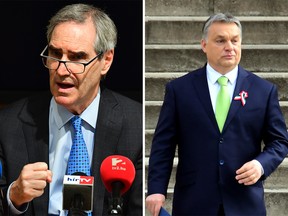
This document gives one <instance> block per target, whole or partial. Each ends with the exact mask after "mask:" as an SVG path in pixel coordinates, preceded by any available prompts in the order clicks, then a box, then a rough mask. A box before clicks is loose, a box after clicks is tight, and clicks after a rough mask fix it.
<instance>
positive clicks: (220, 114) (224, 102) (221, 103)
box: [215, 76, 230, 132]
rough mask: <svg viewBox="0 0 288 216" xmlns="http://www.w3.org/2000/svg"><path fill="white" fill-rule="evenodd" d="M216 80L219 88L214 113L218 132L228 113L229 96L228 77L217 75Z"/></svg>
mask: <svg viewBox="0 0 288 216" xmlns="http://www.w3.org/2000/svg"><path fill="white" fill-rule="evenodd" d="M217 82H218V83H219V85H220V90H219V93H218V96H217V101H216V111H215V115H216V120H217V123H218V127H219V130H220V132H222V129H223V127H224V123H225V121H226V117H227V114H228V110H229V107H230V96H229V92H228V86H227V83H228V78H227V77H225V76H221V77H219V79H218V80H217Z"/></svg>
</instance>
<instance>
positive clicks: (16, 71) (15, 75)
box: [0, 0, 143, 105]
mask: <svg viewBox="0 0 288 216" xmlns="http://www.w3.org/2000/svg"><path fill="white" fill-rule="evenodd" d="M72 3H89V4H93V5H95V6H96V7H100V8H102V9H103V10H104V11H105V12H106V13H107V14H108V15H110V17H111V18H112V20H113V21H114V22H115V25H116V27H117V30H118V43H117V46H116V48H115V55H114V61H113V64H112V66H111V68H110V70H109V72H108V74H107V77H106V80H105V84H106V86H107V87H109V88H110V89H112V90H115V91H118V92H119V93H121V94H124V95H126V96H128V97H130V98H132V99H135V100H137V101H139V102H141V103H142V91H143V89H142V79H143V61H142V60H143V58H142V55H143V51H142V50H143V36H142V35H143V34H142V31H143V3H142V1H141V0H125V1H124V0H103V1H98V0H94V1H91V0H90V1H89V0H86V1H79V0H78V1H72V0H69V1H68V0H62V1H61V0H58V1H55V0H50V1H48V0H46V1H43V0H38V1H36V0H34V1H13V0H12V1H11V0H10V1H0V20H1V33H0V42H1V55H0V105H5V104H8V103H11V102H13V101H15V100H17V99H20V98H22V97H25V96H28V95H32V94H34V93H38V92H40V91H47V90H49V74H48V70H47V69H46V68H44V66H43V64H42V61H41V58H40V53H41V51H42V50H43V48H44V47H45V46H46V44H47V40H46V26H47V24H48V21H49V19H50V18H51V16H53V15H54V14H55V13H56V12H57V11H58V10H59V9H60V8H62V7H63V6H65V5H67V4H72Z"/></svg>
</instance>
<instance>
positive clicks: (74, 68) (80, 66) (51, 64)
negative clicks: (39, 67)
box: [40, 45, 103, 74]
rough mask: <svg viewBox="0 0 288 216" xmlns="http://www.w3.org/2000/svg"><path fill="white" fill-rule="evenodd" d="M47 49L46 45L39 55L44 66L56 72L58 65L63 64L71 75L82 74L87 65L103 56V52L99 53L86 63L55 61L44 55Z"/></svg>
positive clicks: (55, 59)
mask: <svg viewBox="0 0 288 216" xmlns="http://www.w3.org/2000/svg"><path fill="white" fill-rule="evenodd" d="M47 48H48V45H47V46H46V47H45V48H44V50H43V51H42V52H41V54H40V56H41V57H42V61H43V64H44V66H45V67H46V68H48V69H51V70H57V69H58V68H59V66H60V64H61V63H63V64H64V65H65V67H66V69H67V71H68V72H69V73H73V74H81V73H84V71H85V68H86V66H87V65H89V64H90V63H91V62H93V61H94V60H95V59H97V58H99V57H100V56H101V55H102V54H103V52H100V53H99V54H98V55H96V56H95V57H94V58H92V59H91V60H90V61H88V62H77V61H62V60H60V59H57V58H54V57H51V56H48V55H44V53H45V51H46V50H47Z"/></svg>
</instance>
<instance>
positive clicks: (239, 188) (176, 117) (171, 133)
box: [148, 66, 288, 216]
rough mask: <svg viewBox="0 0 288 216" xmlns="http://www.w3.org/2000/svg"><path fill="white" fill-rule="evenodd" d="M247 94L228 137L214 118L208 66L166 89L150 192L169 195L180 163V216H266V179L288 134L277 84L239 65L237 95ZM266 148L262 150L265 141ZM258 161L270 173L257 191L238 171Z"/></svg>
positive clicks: (231, 116)
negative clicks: (240, 181)
mask: <svg viewBox="0 0 288 216" xmlns="http://www.w3.org/2000/svg"><path fill="white" fill-rule="evenodd" d="M241 91H246V92H247V93H248V98H246V104H245V105H244V106H243V105H242V103H241V101H239V100H232V102H231V105H230V110H229V113H228V117H227V120H226V122H225V125H224V129H223V132H222V133H220V131H219V129H218V126H217V122H216V119H215V115H214V111H213V108H212V104H211V99H210V94H209V90H208V84H207V77H206V67H203V68H201V69H198V70H196V71H192V72H190V73H188V74H186V75H184V76H182V77H180V78H177V79H175V80H173V81H171V82H169V83H168V84H167V85H166V93H165V98H164V103H163V106H162V109H161V112H160V116H159V120H158V124H157V127H156V130H155V134H154V138H153V143H152V149H151V156H150V160H149V173H148V194H154V193H161V194H164V195H166V193H167V187H168V182H169V178H170V174H171V170H172V165H173V158H174V154H175V150H176V146H177V148H178V158H179V162H178V167H177V174H176V183H175V187H174V195H173V215H217V210H218V208H219V204H223V205H224V209H225V213H226V215H245V216H248V215H251V216H252V215H253V216H255V215H265V214H266V209H265V203H264V190H263V180H264V179H265V178H266V177H267V176H269V175H270V174H271V173H272V172H273V171H274V170H275V169H276V168H277V166H278V165H279V164H280V163H281V162H282V160H283V159H284V158H285V156H286V155H287V153H288V141H287V140H288V137H287V130H286V125H285V121H284V117H283V115H282V113H281V109H280V106H279V101H278V93H277V89H276V86H275V85H273V84H272V83H270V82H268V81H266V80H263V79H261V78H259V77H257V76H256V75H254V74H253V73H251V72H248V71H246V70H244V69H243V68H241V67H240V66H239V69H238V78H237V83H236V87H235V91H234V95H233V98H234V97H235V96H238V95H239V93H240V92H241ZM262 142H263V143H265V147H264V150H263V151H261V143H262ZM253 159H257V160H258V161H259V162H260V163H261V164H262V166H263V169H264V175H263V176H262V178H261V179H260V180H259V181H258V182H257V183H255V184H254V185H251V186H244V185H241V184H238V182H237V181H236V180H235V176H236V170H237V169H239V168H240V167H241V166H242V165H243V164H244V163H246V162H248V161H250V160H253Z"/></svg>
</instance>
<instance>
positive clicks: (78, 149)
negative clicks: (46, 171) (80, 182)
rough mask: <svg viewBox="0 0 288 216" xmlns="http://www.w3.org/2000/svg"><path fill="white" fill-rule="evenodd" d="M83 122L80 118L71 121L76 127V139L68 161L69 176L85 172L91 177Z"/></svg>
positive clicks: (76, 117) (75, 117)
mask: <svg viewBox="0 0 288 216" xmlns="http://www.w3.org/2000/svg"><path fill="white" fill-rule="evenodd" d="M81 120H82V119H81V118H80V117H79V116H74V117H73V118H72V119H71V121H72V125H73V127H74V138H73V144H72V147H71V151H70V156H69V160H68V169H67V174H68V175H71V174H73V173H75V172H83V173H85V174H86V175H87V176H90V165H89V156H88V150H87V147H86V144H85V141H84V139H83V134H82V129H81Z"/></svg>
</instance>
